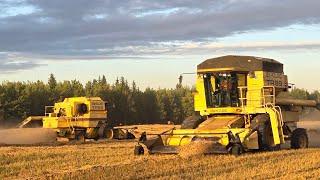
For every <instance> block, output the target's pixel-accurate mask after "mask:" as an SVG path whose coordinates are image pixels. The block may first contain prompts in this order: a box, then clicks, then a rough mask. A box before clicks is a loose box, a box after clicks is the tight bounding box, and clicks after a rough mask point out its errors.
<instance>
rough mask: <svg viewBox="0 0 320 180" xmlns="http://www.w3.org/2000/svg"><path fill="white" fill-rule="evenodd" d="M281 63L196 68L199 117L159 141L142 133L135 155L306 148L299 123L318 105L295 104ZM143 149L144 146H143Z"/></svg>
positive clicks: (212, 63) (215, 62)
mask: <svg viewBox="0 0 320 180" xmlns="http://www.w3.org/2000/svg"><path fill="white" fill-rule="evenodd" d="M289 88H290V87H289V85H288V78H287V76H286V75H284V72H283V64H281V63H279V62H277V61H275V60H272V59H267V58H258V57H251V56H223V57H218V58H213V59H208V60H206V61H204V62H203V63H201V64H199V65H198V68H197V80H196V92H195V93H194V107H195V115H194V116H192V117H189V118H187V119H186V120H184V122H183V123H182V125H181V129H176V130H175V129H173V130H169V131H167V132H164V133H162V134H148V138H149V135H157V136H156V137H154V136H153V137H151V138H150V139H148V138H147V134H146V133H143V135H142V136H141V137H140V140H139V143H138V145H136V147H135V151H134V153H135V154H136V155H141V154H144V147H146V148H147V149H148V150H149V153H151V154H155V153H169V154H175V153H179V149H180V148H179V147H180V146H184V145H189V144H191V143H196V142H205V143H206V144H208V143H209V144H210V146H211V151H210V153H231V154H234V155H240V154H241V153H243V152H246V151H254V150H278V149H280V148H281V147H282V146H283V145H284V144H290V145H291V148H293V149H300V148H307V147H308V135H307V132H306V129H302V128H298V127H297V122H298V121H299V120H300V119H299V117H300V115H301V113H302V111H303V108H305V107H312V108H317V109H319V108H320V106H319V104H318V103H317V102H316V101H312V100H298V99H291V98H288V96H284V94H286V92H288V90H289ZM142 144H144V146H142Z"/></svg>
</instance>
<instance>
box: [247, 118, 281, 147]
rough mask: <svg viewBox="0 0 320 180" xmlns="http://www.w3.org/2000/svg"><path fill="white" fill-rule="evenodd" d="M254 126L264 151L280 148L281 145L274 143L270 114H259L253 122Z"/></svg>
mask: <svg viewBox="0 0 320 180" xmlns="http://www.w3.org/2000/svg"><path fill="white" fill-rule="evenodd" d="M251 125H252V127H253V128H255V130H256V131H257V133H258V141H259V149H260V150H264V151H275V150H279V149H280V146H279V145H274V141H273V134H272V127H271V122H270V118H269V116H268V115H266V114H263V115H258V116H256V117H255V118H254V120H253V122H252V124H251Z"/></svg>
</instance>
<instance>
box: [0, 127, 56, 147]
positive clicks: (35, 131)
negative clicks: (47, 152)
mask: <svg viewBox="0 0 320 180" xmlns="http://www.w3.org/2000/svg"><path fill="white" fill-rule="evenodd" d="M56 139H57V133H56V132H55V131H54V130H52V129H44V128H19V129H2V130H0V144H2V145H33V144H50V143H54V142H56Z"/></svg>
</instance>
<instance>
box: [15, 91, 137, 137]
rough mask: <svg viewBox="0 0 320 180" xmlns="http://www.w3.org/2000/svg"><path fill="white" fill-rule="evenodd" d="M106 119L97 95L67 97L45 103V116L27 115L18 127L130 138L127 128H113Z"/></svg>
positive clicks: (65, 135) (74, 134)
mask: <svg viewBox="0 0 320 180" xmlns="http://www.w3.org/2000/svg"><path fill="white" fill-rule="evenodd" d="M109 124H110V123H108V121H107V106H106V103H105V102H104V101H103V100H102V99H101V98H99V97H71V98H66V99H65V100H64V101H63V102H59V103H55V105H54V106H46V107H45V116H30V117H28V118H27V119H26V120H24V121H23V122H21V123H20V124H19V125H18V127H19V128H25V127H37V126H38V127H39V126H40V127H43V128H48V129H53V130H55V131H56V132H57V134H58V137H65V138H68V139H71V140H80V141H84V140H85V139H95V140H98V139H134V138H135V137H134V135H133V134H132V133H131V132H129V131H130V130H131V129H125V128H113V127H111V126H109Z"/></svg>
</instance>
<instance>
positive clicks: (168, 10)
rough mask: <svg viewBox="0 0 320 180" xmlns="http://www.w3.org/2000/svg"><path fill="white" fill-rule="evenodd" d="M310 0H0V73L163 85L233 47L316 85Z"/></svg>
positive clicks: (316, 35)
mask: <svg viewBox="0 0 320 180" xmlns="http://www.w3.org/2000/svg"><path fill="white" fill-rule="evenodd" d="M319 8H320V1H319V0H303V1H301V0H281V1H279V0H259V1H257V0H201V1H195V0H183V1H182V0H0V81H5V80H8V81H18V80H19V81H20V80H23V81H28V80H30V81H35V80H38V79H39V80H44V81H46V80H47V79H48V75H49V74H50V73H54V74H55V75H56V77H57V79H58V80H71V79H78V80H80V81H81V82H83V83H84V82H86V81H87V80H91V79H93V78H96V77H98V76H99V75H103V74H104V75H106V76H107V80H108V81H110V82H114V80H115V79H116V77H120V76H124V77H125V78H126V79H128V80H129V81H132V80H135V81H136V82H137V84H138V86H140V87H141V88H145V87H147V86H150V87H154V88H157V87H169V88H170V87H174V86H175V84H176V83H177V82H178V76H179V74H181V73H184V72H195V70H196V65H197V64H198V63H200V62H201V61H203V60H205V59H207V58H211V57H216V56H221V55H228V54H233V55H237V54H240V55H254V56H261V57H268V58H273V59H276V60H279V61H281V62H282V63H284V64H285V71H286V74H288V75H289V81H290V82H292V83H295V84H296V85H297V87H301V88H307V89H309V90H314V89H320V51H319V50H320V10H319ZM193 80H194V79H193V76H192V75H189V76H186V77H185V81H184V84H186V85H192V84H193Z"/></svg>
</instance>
